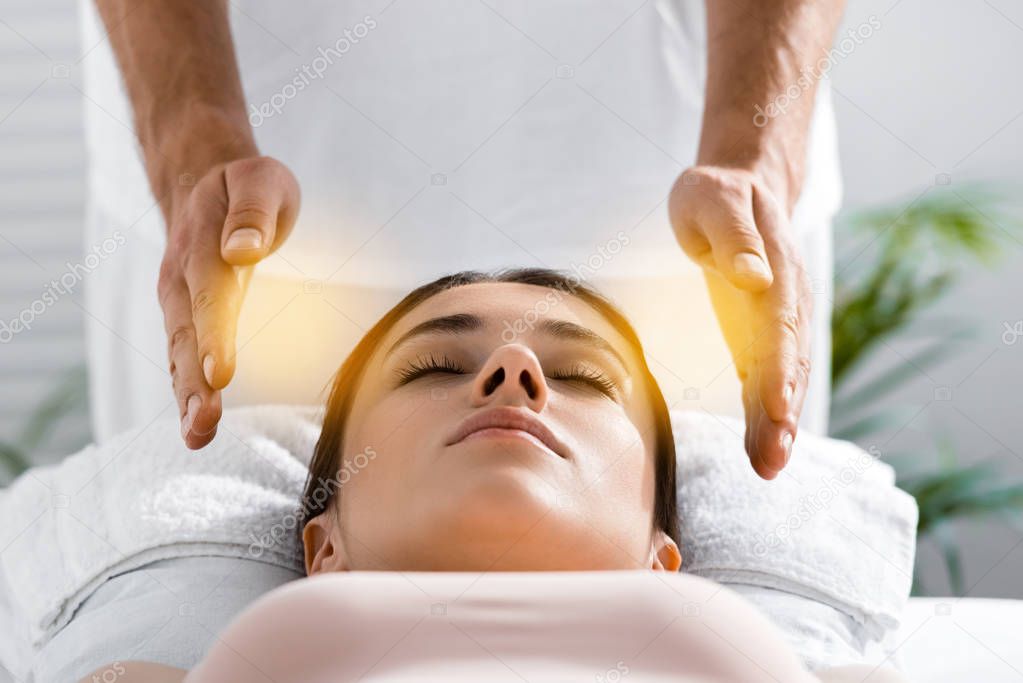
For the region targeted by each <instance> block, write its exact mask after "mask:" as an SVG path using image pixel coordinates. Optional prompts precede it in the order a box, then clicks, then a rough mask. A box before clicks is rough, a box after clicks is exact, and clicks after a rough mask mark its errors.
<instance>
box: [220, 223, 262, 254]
mask: <svg viewBox="0 0 1023 683" xmlns="http://www.w3.org/2000/svg"><path fill="white" fill-rule="evenodd" d="M262 245H263V233H261V232H260V231H259V230H258V229H257V228H237V229H235V231H234V232H232V233H231V234H230V235H229V236H228V238H227V244H225V245H224V247H225V248H226V249H259V248H260V247H261V246H262Z"/></svg>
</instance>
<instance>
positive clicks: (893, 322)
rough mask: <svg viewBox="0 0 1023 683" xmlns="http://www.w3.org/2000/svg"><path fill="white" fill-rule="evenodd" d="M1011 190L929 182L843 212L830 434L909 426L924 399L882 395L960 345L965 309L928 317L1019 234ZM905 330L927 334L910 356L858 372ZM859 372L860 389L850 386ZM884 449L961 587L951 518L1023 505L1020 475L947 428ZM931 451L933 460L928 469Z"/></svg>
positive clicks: (922, 529)
mask: <svg viewBox="0 0 1023 683" xmlns="http://www.w3.org/2000/svg"><path fill="white" fill-rule="evenodd" d="M1010 196H1011V193H1008V192H1005V191H1002V190H995V189H993V188H990V187H984V186H978V185H970V186H957V187H955V188H948V189H946V190H937V189H932V190H929V191H928V192H926V193H925V194H924V195H922V196H921V197H919V198H917V199H916V200H914V201H913V202H911V203H910V204H909V205H907V206H896V207H882V208H878V209H871V210H867V211H861V212H858V213H857V214H855V215H853V216H852V217H850V218H847V219H846V220H845V221H843V222H842V224H841V225H840V229H839V230H838V231H837V234H836V242H837V243H838V247H839V248H838V249H836V252H837V253H849V254H854V256H853V258H852V259H851V260H850V261H849V262H847V263H845V264H836V268H835V305H834V308H833V311H832V319H831V327H832V365H831V372H832V415H833V419H832V425H833V431H832V435H833V436H836V437H839V438H844V439H850V440H861V441H862V440H863V439H865V438H866V437H869V436H871V435H873V434H875V433H876V432H879V431H882V430H883V429H887V428H890V427H892V426H895V425H896V424H898V425H899V426H901V424H903V423H904V421H905V420H906V419H908V417H909V415H908V412H912V413H915V412H917V411H919V410H920V408H921V406H920V405H916V406H895V407H893V406H891V405H888V404H885V402H883V401H882V399H883V398H884V397H885V396H887V395H890V394H891V393H893V392H895V391H897V390H898V389H899V388H900V387H903V386H905V385H906V384H907V383H909V382H911V381H913V380H914V379H915V377H916V375H917V374H918V373H919V372H920V371H921V370H923V369H926V368H930V367H934V366H935V365H937V364H938V363H940V362H942V361H944V360H946V359H948V358H949V357H950V356H952V355H953V354H955V353H956V351H957V350H958V349H956V348H955V347H954V346H953V343H954V342H956V341H962V340H963V339H965V338H967V336H968V335H967V334H965V331H966V329H968V328H964V327H963V324H964V323H963V320H962V319H961V318H958V317H956V318H952V319H940V318H937V317H934V318H932V319H930V320H927V319H923V318H922V317H921V316H922V314H923V313H925V312H930V311H931V309H932V307H933V304H934V303H935V302H936V301H938V300H939V299H940V298H941V297H942V296H943V295H944V294H946V293H947V292H948V291H949V290H950V289H951V288H952V287H953V286H954V285H955V284H956V283H958V282H959V281H960V279H961V277H962V276H963V274H964V273H965V272H967V269H968V268H971V267H976V266H977V265H981V266H989V265H991V264H992V263H994V262H995V260H996V259H997V257H998V255H999V252H1000V250H1001V247H1002V245H1003V244H1004V243H1005V241H1006V238H1010V239H1012V240H1014V241H1015V242H1016V243H1018V244H1023V242H1021V241H1020V239H1019V238H1018V237H1017V235H1018V233H1019V220H1018V219H1013V218H1009V217H1008V216H1007V214H1006V212H1005V211H1004V210H1003V207H1004V206H1005V205H1006V203H1007V199H1008V198H1009V197H1010ZM843 241H844V242H845V244H842V242H843ZM967 324H968V322H967ZM907 332H909V333H911V334H913V335H914V336H917V337H918V338H922V339H928V340H931V341H930V343H928V344H925V345H924V346H923V348H922V349H921V350H919V351H916V352H915V353H913V354H912V355H910V356H909V357H908V358H906V359H904V361H903V362H898V363H895V364H892V365H889V366H886V367H884V368H883V369H881V370H874V372H873V374H872V375H871V376H869V377H868V378H866V379H864V378H862V374H863V366H865V365H867V363H866V361H867V360H868V359H870V360H873V361H874V362H873V363H871V367H875V368H876V367H877V364H876V360H874V356H875V355H876V353H875V352H876V350H877V348H878V347H879V346H880V345H881V344H882V343H883V342H885V341H886V340H887V339H890V338H892V337H893V336H895V335H896V334H904V333H907ZM857 376H859V386H858V388H856V389H853V390H848V389H846V387H847V386H848V385H849V384H850V382H851V381H852V380H853V379H854V378H857ZM864 413H865V414H864ZM900 418H901V420H900ZM885 459H886V460H887V461H889V462H891V463H892V464H893V466H897V467H896V472H897V484H898V485H899V486H900V487H901V488H903V489H904V490H905V491H907V492H908V493H910V494H911V495H913V496H914V497H915V498H916V501H917V504H918V506H919V509H920V519H919V524H918V529H917V531H918V534H919V535H920V536H928V537H931V538H933V539H934V540H935V542H936V543H937V545H938V547H939V549H940V550H941V553H942V557H943V558H944V561H945V564H946V566H947V568H948V574H949V579H950V581H951V582H952V586H953V588H954V590H955V591H956V592H957V593H961V592H962V591H963V566H962V551H961V549H960V547H959V545H958V542H957V540H956V538H955V536H954V533H953V531H952V527H951V526H950V525H949V524H948V522H949V521H951V520H954V519H960V518H966V517H989V516H996V515H997V516H1006V515H1009V514H1019V513H1020V512H1023V482H1019V481H1011V480H1007V479H1006V477H1005V475H1004V473H1003V471H1002V468H1001V466H1000V464H999V463H996V462H992V461H987V462H982V463H979V464H973V465H967V466H962V465H960V464H959V462H958V461H959V457H958V452H957V449H956V447H955V445H954V444H953V443H952V442H951V440H950V439H949V438H948V437H947V436H945V435H942V434H937V435H935V440H934V444H933V447H932V448H930V449H924V450H922V451H919V452H914V453H898V454H888V455H887V456H886V458H885ZM928 461H929V462H931V463H933V464H932V465H931V466H930V469H926V468H923V469H922V468H921V463H927V462H928ZM909 469H912V470H913V471H914V474H913V475H912V476H907V474H906V472H907V470H909ZM1021 517H1023V515H1021ZM913 586H914V588H913V590H914V592H916V591H922V590H924V584H923V583H922V581H921V579H920V576H919V572H914V581H913Z"/></svg>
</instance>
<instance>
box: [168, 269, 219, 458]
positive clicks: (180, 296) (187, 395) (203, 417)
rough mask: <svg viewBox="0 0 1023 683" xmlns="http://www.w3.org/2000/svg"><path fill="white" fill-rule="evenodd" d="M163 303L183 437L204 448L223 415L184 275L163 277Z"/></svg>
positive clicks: (175, 394) (186, 441)
mask: <svg viewBox="0 0 1023 683" xmlns="http://www.w3.org/2000/svg"><path fill="white" fill-rule="evenodd" d="M165 282H166V283H165ZM160 304H161V306H162V307H163V311H164V329H165V331H166V332H167V356H168V359H169V360H170V372H171V377H172V378H173V387H174V396H175V399H176V400H177V404H178V415H179V417H180V419H181V437H182V439H184V441H185V444H186V445H187V446H188V447H189V448H192V449H196V448H202V447H203V446H205V445H206V444H207V443H209V442H210V440H212V439H213V436H214V435H215V433H216V426H217V422H218V421H219V420H220V415H221V404H220V392H218V391H214V390H213V389H211V388H210V386H209V385H208V384H207V383H206V381H205V380H204V379H203V376H202V369H201V367H200V364H199V356H198V353H197V345H196V336H195V329H194V327H193V326H192V307H191V303H190V301H189V296H188V287H187V284H186V283H185V280H184V277H182V276H177V277H174V278H171V279H170V280H168V281H161V292H160Z"/></svg>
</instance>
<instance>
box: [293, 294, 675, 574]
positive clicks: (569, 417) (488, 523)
mask: <svg viewBox="0 0 1023 683" xmlns="http://www.w3.org/2000/svg"><path fill="white" fill-rule="evenodd" d="M434 365H436V366H439V367H433V366H434ZM640 378H641V374H640V368H639V366H638V365H637V359H636V358H635V357H634V354H633V351H632V350H631V349H630V347H629V345H628V344H627V342H626V340H625V338H624V337H622V336H621V335H619V334H618V333H617V332H616V331H615V329H614V328H613V327H612V326H611V324H610V323H608V322H607V321H606V320H605V319H604V318H603V316H602V315H601V314H600V313H598V312H597V311H596V310H594V309H592V308H591V307H590V306H589V305H588V304H586V303H585V302H583V301H582V300H580V299H577V298H576V297H574V296H571V295H568V294H565V293H564V292H559V291H555V290H552V289H548V288H545V287H539V286H535V285H525V284H518V283H479V284H472V285H465V286H461V287H456V288H454V289H450V290H446V291H444V292H441V293H440V294H438V295H436V296H434V297H432V298H430V299H428V300H427V301H425V302H424V303H423V304H421V305H419V306H418V307H417V308H416V309H414V310H413V311H412V312H410V313H409V314H408V315H406V316H405V317H404V318H402V319H401V320H399V322H398V323H397V324H396V325H395V326H394V327H393V328H392V329H391V331H390V332H389V333H388V335H387V336H386V337H385V339H384V342H383V344H381V345H380V347H379V348H377V349H376V351H375V352H374V355H373V357H372V358H371V359H370V361H369V364H368V366H367V368H366V372H365V374H364V376H363V379H362V382H361V386H360V388H359V391H358V392H357V395H356V399H355V402H354V405H353V407H352V411H351V415H350V418H349V420H348V422H347V426H346V433H345V439H344V448H343V456H344V457H343V458H342V459H341V461H340V462H341V468H340V470H339V475H338V478H337V482H338V483H339V484H338V485H337V487H336V490H337V494H338V495H337V497H335V499H334V502H333V508H332V509H331V510H330V511H329V512H327V513H325V514H322V515H320V516H319V517H317V518H315V519H314V520H311V521H310V523H309V524H308V525H307V527H306V531H305V537H304V540H305V544H306V563H307V570H308V571H309V573H310V574H314V573H317V572H321V571H339V570H346V569H351V570H398V571H400V570H407V571H416V570H422V571H430V570H436V571H469V570H493V571H502V570H504V571H508V570H534V571H541V570H556V569H558V570H571V569H577V570H593V569H637V568H667V569H670V570H676V569H677V568H678V565H679V555H678V549H677V548H676V547H675V544H674V543H673V542H672V541H671V539H670V538H668V537H667V536H666V535H665V534H663V533H662V532H661V531H660V530H655V529H654V525H653V521H652V516H653V507H654V443H655V431H654V419H653V411H652V408H651V405H650V402H649V399H648V396H647V394H646V391H645V390H644V389H643V384H642V382H641V379H640ZM488 425H489V427H488ZM545 431H546V432H547V434H544V432H545ZM466 433H468V436H465V437H464V438H460V437H462V436H463V435H464V434H466ZM533 434H538V435H539V436H534V435H533ZM339 519H340V520H342V522H343V523H341V524H338V520H339Z"/></svg>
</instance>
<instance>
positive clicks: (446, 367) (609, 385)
mask: <svg viewBox="0 0 1023 683" xmlns="http://www.w3.org/2000/svg"><path fill="white" fill-rule="evenodd" d="M431 372H446V373H449V374H453V375H461V374H465V370H464V369H463V368H462V367H461V366H460V365H458V363H456V362H454V361H453V360H451V359H450V358H448V356H447V354H445V355H444V356H443V357H442V358H441V360H440V361H438V360H437V359H436V358H434V357H433V354H432V353H431V354H430V356H429V358H428V359H425V360H424V359H422V358H417V359H416V360H414V361H412V362H411V363H409V364H408V366H407V367H404V368H401V369H399V370H398V377H399V381H398V386H404V385H405V384H408V383H409V382H411V381H413V380H416V379H418V378H420V377H422V376H423V375H427V374H430V373H431ZM550 378H551V379H561V380H567V381H571V380H577V381H581V382H583V383H584V384H588V385H589V386H591V387H593V388H594V389H596V390H597V391H599V392H601V393H602V394H604V395H605V396H608V397H609V398H615V396H616V395H617V393H618V389H619V387H618V383H617V382H615V381H614V380H613V379H611V378H610V377H608V376H607V375H606V374H604V373H603V372H601V371H599V370H593V369H589V368H585V367H583V366H578V365H577V366H573V367H572V368H571V369H570V370H568V371H558V372H553V373H551V374H550Z"/></svg>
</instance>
